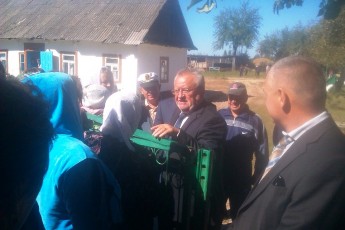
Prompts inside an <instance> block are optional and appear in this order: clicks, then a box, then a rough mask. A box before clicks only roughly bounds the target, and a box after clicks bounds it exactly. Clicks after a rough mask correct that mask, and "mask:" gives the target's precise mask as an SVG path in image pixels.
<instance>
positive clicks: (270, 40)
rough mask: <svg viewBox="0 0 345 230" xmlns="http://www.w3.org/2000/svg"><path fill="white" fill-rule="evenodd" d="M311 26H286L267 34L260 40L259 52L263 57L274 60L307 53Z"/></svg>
mask: <svg viewBox="0 0 345 230" xmlns="http://www.w3.org/2000/svg"><path fill="white" fill-rule="evenodd" d="M308 33H309V28H307V27H303V26H302V25H297V26H295V27H294V28H292V29H289V28H287V27H286V28H284V29H282V30H279V31H276V32H274V33H272V34H270V35H266V36H265V37H264V39H263V40H262V41H260V42H259V45H258V48H257V52H258V53H259V54H260V56H262V57H268V58H270V59H273V60H278V59H280V58H283V57H286V56H289V55H297V54H298V55H301V54H306V53H307V50H306V45H307V43H308Z"/></svg>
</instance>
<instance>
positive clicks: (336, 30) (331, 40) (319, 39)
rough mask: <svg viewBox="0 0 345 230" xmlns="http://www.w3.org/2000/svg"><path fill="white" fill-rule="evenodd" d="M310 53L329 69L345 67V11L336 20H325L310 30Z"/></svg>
mask: <svg viewBox="0 0 345 230" xmlns="http://www.w3.org/2000/svg"><path fill="white" fill-rule="evenodd" d="M307 48H308V51H309V54H310V56H312V57H313V58H314V59H315V60H317V61H318V62H319V63H321V64H323V65H324V66H325V67H327V68H335V69H338V68H343V67H344V66H345V9H343V10H342V11H341V12H340V13H339V16H338V17H337V18H336V19H334V20H323V21H321V22H320V23H319V24H317V25H315V26H313V27H312V28H311V30H310V39H309V41H308V47H307Z"/></svg>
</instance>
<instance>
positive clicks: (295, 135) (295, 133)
mask: <svg viewBox="0 0 345 230" xmlns="http://www.w3.org/2000/svg"><path fill="white" fill-rule="evenodd" d="M328 117H329V114H328V113H327V112H326V111H324V112H322V113H320V114H319V115H317V116H315V117H313V118H312V119H310V120H308V121H307V122H305V123H304V124H303V125H301V126H299V127H297V128H296V129H294V130H292V131H290V132H289V133H286V132H283V134H284V135H285V134H286V135H289V136H290V137H292V139H294V141H296V140H297V139H298V138H300V137H301V136H302V135H303V134H304V133H306V132H307V131H308V130H310V129H311V128H313V127H314V126H315V125H317V124H318V123H320V122H321V121H323V120H326V119H327V118H328Z"/></svg>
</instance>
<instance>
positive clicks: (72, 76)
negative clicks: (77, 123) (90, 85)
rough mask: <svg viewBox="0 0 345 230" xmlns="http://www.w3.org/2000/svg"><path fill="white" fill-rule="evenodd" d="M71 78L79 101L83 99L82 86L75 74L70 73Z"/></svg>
mask: <svg viewBox="0 0 345 230" xmlns="http://www.w3.org/2000/svg"><path fill="white" fill-rule="evenodd" d="M71 78H72V80H73V82H74V84H75V85H76V87H77V90H78V100H79V102H80V103H81V102H82V100H83V86H82V85H81V81H80V78H79V77H78V76H76V75H71Z"/></svg>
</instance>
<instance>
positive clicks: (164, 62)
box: [159, 57, 169, 82]
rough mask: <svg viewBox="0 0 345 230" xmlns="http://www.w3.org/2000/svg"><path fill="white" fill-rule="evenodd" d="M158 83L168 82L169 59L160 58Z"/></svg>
mask: <svg viewBox="0 0 345 230" xmlns="http://www.w3.org/2000/svg"><path fill="white" fill-rule="evenodd" d="M159 69H160V78H161V79H160V81H161V82H168V81H169V57H161V58H160V66H159Z"/></svg>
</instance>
